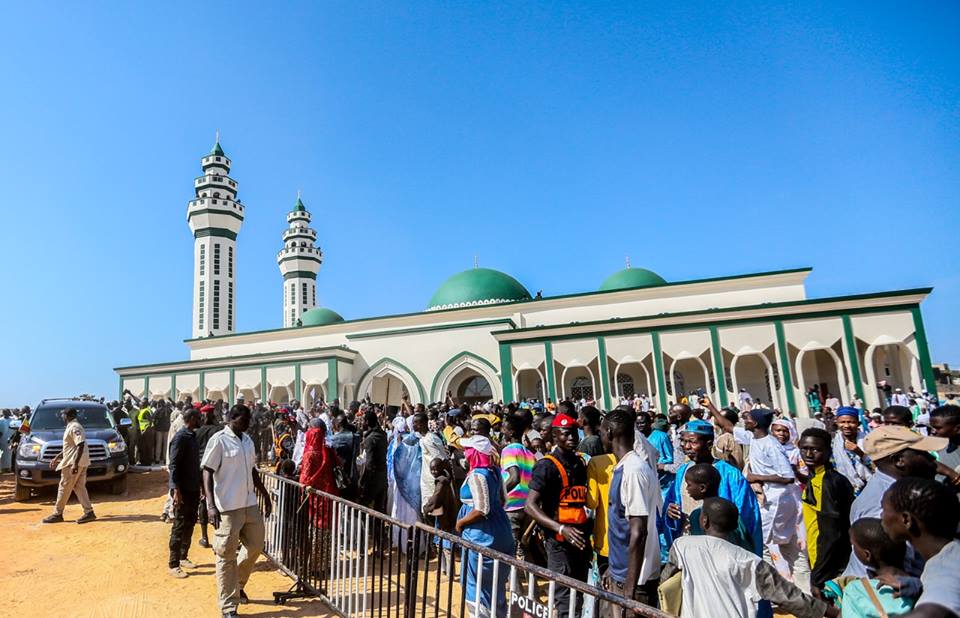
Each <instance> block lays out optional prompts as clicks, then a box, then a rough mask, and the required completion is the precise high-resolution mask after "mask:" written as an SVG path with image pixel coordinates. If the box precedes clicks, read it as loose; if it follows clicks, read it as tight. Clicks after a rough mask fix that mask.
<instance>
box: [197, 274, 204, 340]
mask: <svg viewBox="0 0 960 618" xmlns="http://www.w3.org/2000/svg"><path fill="white" fill-rule="evenodd" d="M203 301H204V298H203V279H201V280H200V303H199V304H200V322H199V324H198V325H197V329H198V330H200V331H203V305H204V302H203Z"/></svg>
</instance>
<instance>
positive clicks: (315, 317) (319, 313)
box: [300, 307, 343, 326]
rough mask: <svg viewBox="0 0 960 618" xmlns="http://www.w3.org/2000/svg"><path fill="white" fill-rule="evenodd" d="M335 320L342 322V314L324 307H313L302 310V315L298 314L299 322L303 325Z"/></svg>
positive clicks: (334, 322)
mask: <svg viewBox="0 0 960 618" xmlns="http://www.w3.org/2000/svg"><path fill="white" fill-rule="evenodd" d="M337 322H343V316H341V315H340V314H339V313H337V312H336V311H334V310H332V309H327V308H326V307H314V308H313V309H310V310H309V311H304V312H303V315H301V316H300V323H301V324H303V325H304V326H324V325H326V324H336V323H337Z"/></svg>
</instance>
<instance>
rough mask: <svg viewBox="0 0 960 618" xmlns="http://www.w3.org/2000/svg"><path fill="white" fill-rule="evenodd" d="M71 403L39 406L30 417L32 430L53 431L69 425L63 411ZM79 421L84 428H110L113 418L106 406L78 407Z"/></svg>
mask: <svg viewBox="0 0 960 618" xmlns="http://www.w3.org/2000/svg"><path fill="white" fill-rule="evenodd" d="M70 407H71V406H70V405H69V404H64V405H62V406H49V407H47V406H44V407H42V408H38V409H37V411H36V412H34V413H33V417H32V418H31V419H30V431H52V430H55V429H63V428H64V427H66V426H67V423H66V421H65V420H63V411H64V410H66V409H68V408H70ZM76 410H77V421H78V422H79V423H80V424H81V425H83V427H84V429H110V428H112V427H113V420H112V419H111V418H110V415H109V414H107V409H106V408H76Z"/></svg>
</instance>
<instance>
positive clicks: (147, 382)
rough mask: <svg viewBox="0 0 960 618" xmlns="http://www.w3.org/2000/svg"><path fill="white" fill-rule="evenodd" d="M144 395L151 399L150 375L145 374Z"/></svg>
mask: <svg viewBox="0 0 960 618" xmlns="http://www.w3.org/2000/svg"><path fill="white" fill-rule="evenodd" d="M143 396H144V397H145V398H147V399H150V376H143Z"/></svg>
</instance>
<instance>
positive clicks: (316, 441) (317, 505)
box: [300, 419, 339, 575]
mask: <svg viewBox="0 0 960 618" xmlns="http://www.w3.org/2000/svg"><path fill="white" fill-rule="evenodd" d="M326 436H327V426H326V425H324V424H323V422H322V421H321V420H320V419H313V421H311V422H310V424H309V426H308V428H307V433H306V438H305V440H304V448H303V460H302V462H301V465H300V484H301V485H305V486H307V487H312V488H313V489H316V490H318V491H322V492H324V493H327V494H332V495H336V494H337V483H336V481H335V480H334V473H333V469H334V467H336V466H337V465H338V464H339V460H338V458H337V453H336V452H335V451H334V450H333V449H332V448H330V447H329V446H327V442H326ZM308 502H309V505H310V511H309V512H310V520H309V521H310V523H311V524H312V525H313V526H314V527H315V528H316V530H315V531H311V530H309V529H308V530H306V531H305V532H306V537H305V538H308V539H309V538H311V537H312V536H313V535H316V536H317V537H319V538H315V540H314V541H313V542H312V543H310V545H311V546H312V547H313V552H312V553H311V554H310V555H309V556H308V555H307V553H306V552H304V558H305V559H306V558H309V559H310V560H312V561H313V564H311V565H307V567H308V572H311V573H316V574H318V575H319V574H320V573H322V572H323V568H324V566H326V565H327V564H328V563H329V556H330V553H329V552H330V542H331V540H330V530H331V528H332V527H333V518H334V511H333V501H332V500H330V499H329V498H327V497H325V496H320V495H318V494H315V493H310V494H308Z"/></svg>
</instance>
